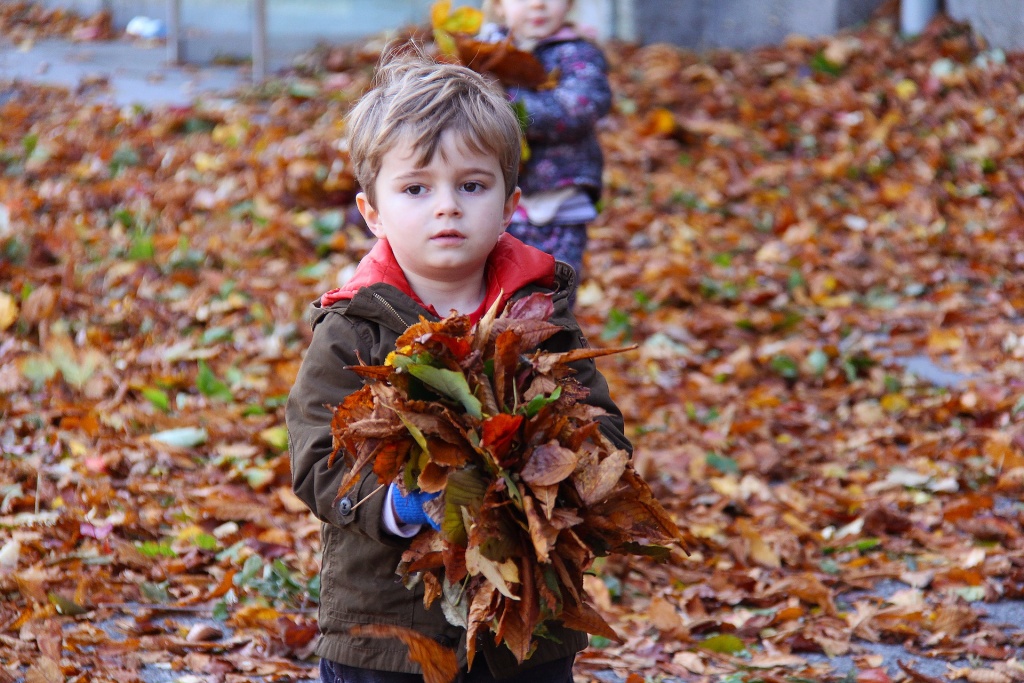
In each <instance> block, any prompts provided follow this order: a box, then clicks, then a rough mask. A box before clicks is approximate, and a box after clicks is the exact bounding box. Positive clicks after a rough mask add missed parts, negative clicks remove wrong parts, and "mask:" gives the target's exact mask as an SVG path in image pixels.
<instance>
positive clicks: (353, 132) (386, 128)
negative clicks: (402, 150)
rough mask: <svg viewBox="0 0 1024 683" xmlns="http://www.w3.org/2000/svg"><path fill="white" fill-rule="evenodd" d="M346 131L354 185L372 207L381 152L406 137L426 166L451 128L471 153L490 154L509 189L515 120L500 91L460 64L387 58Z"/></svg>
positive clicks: (411, 56)
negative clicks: (355, 183) (496, 159)
mask: <svg viewBox="0 0 1024 683" xmlns="http://www.w3.org/2000/svg"><path fill="white" fill-rule="evenodd" d="M348 128H349V155H350V157H351V160H352V165H353V170H354V172H355V176H356V181H357V182H358V183H359V185H360V187H361V188H362V190H363V191H364V192H365V193H366V197H367V199H368V200H369V202H370V204H371V205H373V204H374V203H375V199H376V197H375V190H374V184H375V183H376V181H377V175H378V174H379V173H380V168H381V164H382V163H383V158H384V155H385V154H387V152H388V151H389V150H390V149H391V148H392V146H394V144H395V142H396V141H397V140H398V139H399V138H400V137H402V136H405V135H409V136H410V137H411V139H412V146H413V150H414V151H415V152H418V154H419V158H418V159H417V164H418V165H419V166H426V165H427V164H429V163H430V161H431V159H433V158H434V154H435V153H436V152H437V147H438V145H439V144H440V141H441V136H442V135H443V134H444V133H445V132H447V131H449V130H451V131H456V132H458V133H460V134H461V135H462V136H463V137H462V142H463V143H465V144H466V145H467V146H468V147H469V149H471V150H472V151H473V152H475V153H478V154H493V155H494V156H496V157H497V158H498V164H499V166H500V167H501V171H502V176H503V178H504V181H505V196H506V197H509V196H511V195H512V193H513V192H514V191H515V187H516V182H517V181H518V177H519V156H520V153H521V149H522V147H521V143H520V128H519V121H518V119H517V118H516V115H515V112H513V110H512V107H511V105H510V104H509V102H508V100H507V98H506V97H505V94H504V92H503V91H501V90H500V89H499V88H498V87H496V86H495V85H494V84H493V83H492V82H491V81H489V80H487V79H486V78H485V77H484V76H481V75H480V74H478V73H476V72H475V71H471V70H470V69H467V68H466V67H463V66H458V65H455V64H445V63H439V62H435V61H433V60H431V59H430V58H428V57H426V56H425V55H424V54H423V53H422V52H421V51H419V50H416V49H414V50H412V51H411V52H405V53H398V52H396V51H395V50H391V51H389V52H388V53H385V56H384V57H383V58H382V61H381V65H380V66H379V68H378V71H377V74H376V77H375V79H374V85H373V87H372V88H371V89H370V90H369V91H368V92H367V93H366V94H365V95H363V97H362V98H361V99H360V100H359V102H358V103H357V104H356V105H355V107H353V108H352V111H351V112H349V115H348Z"/></svg>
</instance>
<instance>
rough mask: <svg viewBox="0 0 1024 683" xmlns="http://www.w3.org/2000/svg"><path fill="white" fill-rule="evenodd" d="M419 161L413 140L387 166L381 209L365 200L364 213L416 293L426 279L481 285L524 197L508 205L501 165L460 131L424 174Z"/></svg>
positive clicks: (396, 149) (515, 196)
mask: <svg viewBox="0 0 1024 683" xmlns="http://www.w3.org/2000/svg"><path fill="white" fill-rule="evenodd" d="M419 157H420V155H419V150H415V149H413V148H412V145H411V144H410V142H409V139H408V138H407V137H403V138H399V140H398V141H397V142H396V143H395V144H394V145H393V146H392V147H391V149H390V150H388V151H387V153H385V154H384V157H383V159H382V163H381V167H380V173H379V174H378V175H377V181H376V184H375V185H374V189H375V190H376V202H375V205H371V204H370V203H369V200H368V199H367V197H366V195H365V194H363V193H360V194H359V195H358V196H357V197H356V204H357V206H358V207H359V211H360V213H362V214H363V217H364V218H365V219H366V224H367V226H369V228H370V230H371V231H372V232H373V234H374V235H376V236H377V237H378V238H379V239H386V240H388V242H390V244H391V250H392V251H393V252H394V254H395V258H396V259H397V260H398V264H399V265H400V266H401V267H402V270H403V271H404V272H405V274H406V277H407V278H408V279H409V281H410V284H412V285H413V287H414V288H415V286H416V282H417V281H422V280H424V279H425V280H428V281H431V282H445V283H458V282H461V281H463V280H465V281H466V282H467V283H472V282H476V283H479V278H480V276H481V275H482V273H483V269H484V265H485V263H486V262H487V257H488V255H489V254H490V253H491V250H492V249H493V248H494V245H495V244H496V243H497V241H498V237H500V236H501V233H502V232H504V231H505V228H506V226H508V224H509V221H510V220H512V213H513V212H514V211H515V208H516V205H517V204H518V202H519V189H518V188H516V190H515V192H513V193H512V195H511V196H509V197H508V198H506V197H505V181H504V177H503V175H502V172H501V167H500V166H499V164H498V159H497V157H496V156H495V155H493V154H481V153H479V152H474V151H472V150H471V149H470V148H469V147H468V146H467V145H466V144H465V142H464V141H463V140H462V139H461V137H460V135H459V134H457V133H454V132H452V131H446V132H445V133H444V134H443V135H442V137H441V141H440V144H439V145H438V147H437V151H436V152H435V153H434V157H433V158H432V159H431V160H430V163H428V164H427V165H426V166H423V167H421V168H420V167H418V166H417V162H418V161H419Z"/></svg>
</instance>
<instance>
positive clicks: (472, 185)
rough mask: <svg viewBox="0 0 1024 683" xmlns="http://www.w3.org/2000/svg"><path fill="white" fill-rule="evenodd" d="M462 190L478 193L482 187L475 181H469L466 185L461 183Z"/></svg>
mask: <svg viewBox="0 0 1024 683" xmlns="http://www.w3.org/2000/svg"><path fill="white" fill-rule="evenodd" d="M462 189H463V190H465V191H466V192H479V191H480V190H482V189H484V186H483V185H481V184H480V183H478V182H476V181H475V180H471V181H469V182H468V183H463V184H462Z"/></svg>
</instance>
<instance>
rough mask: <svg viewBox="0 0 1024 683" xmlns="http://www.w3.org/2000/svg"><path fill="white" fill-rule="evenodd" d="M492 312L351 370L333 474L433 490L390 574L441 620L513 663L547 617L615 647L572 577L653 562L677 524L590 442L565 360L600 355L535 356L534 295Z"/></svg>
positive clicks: (545, 328)
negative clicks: (619, 560)
mask: <svg viewBox="0 0 1024 683" xmlns="http://www.w3.org/2000/svg"><path fill="white" fill-rule="evenodd" d="M497 312H498V310H497V303H496V304H495V305H494V306H493V307H492V308H491V310H490V311H489V312H488V313H487V315H485V316H484V317H483V318H482V319H481V320H480V322H479V323H478V324H476V325H470V322H469V318H468V317H467V316H452V317H449V318H445V319H444V320H442V321H440V322H437V323H432V322H429V321H426V320H423V321H421V322H419V323H418V324H415V325H413V326H411V327H410V328H409V329H408V330H407V331H406V332H405V333H404V334H403V335H402V336H401V337H399V339H398V341H397V343H396V351H394V352H393V353H391V354H389V355H388V358H387V363H386V364H385V365H383V366H353V367H352V368H351V369H352V370H353V371H354V372H356V373H357V374H359V375H360V376H362V377H363V378H364V379H365V380H369V383H368V384H366V385H365V386H364V387H363V388H362V389H360V390H359V391H356V392H354V393H353V394H351V395H350V396H349V397H347V398H346V399H345V401H344V402H343V403H342V404H341V405H339V406H337V407H336V408H335V411H334V417H333V420H332V423H331V433H332V434H333V435H334V440H335V444H336V450H335V454H334V455H333V456H332V458H331V460H332V464H333V461H334V460H336V459H337V456H338V454H339V452H340V453H341V454H342V457H343V459H344V460H345V462H346V465H347V466H348V470H347V472H346V475H345V477H344V479H343V480H342V482H341V485H340V488H339V489H338V497H339V498H340V497H341V496H343V495H345V493H347V492H348V491H349V490H350V489H351V488H352V486H353V485H354V484H355V483H356V482H357V481H359V479H360V477H361V474H362V472H363V470H364V469H365V468H366V466H367V465H372V469H373V472H374V474H376V475H377V477H378V479H379V480H380V481H382V482H392V481H395V482H398V485H399V488H400V490H401V491H402V492H403V493H405V494H408V492H409V491H411V490H414V489H419V490H422V491H425V492H427V493H439V494H441V495H439V496H438V497H437V498H435V499H434V500H433V501H431V502H430V503H428V504H427V505H426V506H425V511H426V512H427V513H428V515H429V516H430V517H432V518H433V520H434V522H435V523H436V524H437V525H438V527H439V528H440V531H439V532H435V531H434V530H433V529H431V528H430V527H429V526H424V528H423V530H422V531H421V532H420V533H419V534H418V535H417V536H416V538H415V539H414V540H413V541H412V545H411V547H410V548H409V550H407V551H406V552H405V554H404V555H403V557H402V566H401V567H400V568H398V567H396V570H400V573H401V574H402V575H403V576H404V577H405V578H407V579H411V578H413V576H416V577H417V579H422V580H423V581H424V585H425V586H426V592H425V595H424V603H425V605H426V606H427V607H430V606H431V605H433V603H434V602H435V601H437V600H438V599H440V600H441V606H442V608H443V611H444V614H445V616H446V617H447V619H448V621H449V622H450V623H451V624H453V625H455V626H461V627H463V628H465V629H466V630H467V642H468V656H469V662H470V665H472V662H473V659H474V656H475V653H476V637H477V635H478V634H479V635H484V637H488V636H487V635H486V634H487V632H488V631H492V632H493V634H494V636H493V637H494V641H495V643H496V644H500V643H504V644H505V645H506V646H507V647H508V649H509V650H510V651H511V652H512V654H513V655H515V657H516V659H517V660H518V661H520V662H522V661H525V660H526V659H528V658H529V656H530V654H531V652H532V651H533V648H534V647H535V645H536V638H537V637H545V636H546V633H547V627H548V622H550V621H559V622H562V623H564V624H565V625H566V626H568V627H570V628H575V629H577V630H582V631H586V632H590V633H594V634H600V635H602V636H604V637H610V638H615V637H616V636H615V632H614V631H613V630H612V629H611V627H610V626H608V624H607V623H605V621H604V620H603V619H602V618H601V617H600V615H599V614H598V613H597V612H596V611H595V610H594V609H593V607H592V606H591V605H590V604H589V597H588V596H587V593H586V592H585V591H584V589H583V574H584V572H586V571H587V570H588V569H590V567H591V566H592V565H593V562H594V559H595V558H596V557H599V556H606V555H608V554H610V553H637V554H648V555H654V554H657V555H660V556H662V557H664V558H667V557H668V556H669V549H668V548H667V547H665V545H658V544H669V543H673V542H675V543H681V539H680V538H679V529H678V528H676V525H675V523H674V522H673V521H672V520H671V518H669V516H668V515H667V514H666V513H665V511H664V509H663V508H662V507H661V505H660V504H659V503H658V501H657V500H655V499H654V498H653V497H652V495H651V491H650V488H649V487H648V486H647V484H646V483H645V482H644V481H643V480H642V479H641V478H640V477H638V476H637V475H636V473H635V472H634V470H633V468H632V466H631V464H630V462H629V453H628V452H627V451H625V450H622V449H617V448H616V447H615V446H614V444H612V443H611V442H610V441H609V440H608V439H607V437H605V436H604V435H602V434H601V432H600V429H599V424H600V423H599V422H598V421H597V418H598V417H600V416H601V415H603V414H604V411H601V410H599V409H596V408H594V407H591V406H587V405H586V404H585V403H583V400H584V399H585V398H586V397H587V393H588V392H587V388H586V387H584V386H582V385H580V384H579V383H577V382H576V381H574V380H573V378H572V375H573V369H572V367H571V364H572V363H574V362H576V361H579V360H583V359H588V358H595V357H598V356H603V355H608V354H609V353H615V351H614V350H612V351H607V350H602V349H577V350H575V351H566V352H562V353H544V352H541V351H538V350H537V347H538V345H540V344H542V343H543V342H544V341H545V340H547V339H549V338H550V337H552V336H553V335H554V334H556V333H558V332H560V331H561V330H562V328H561V327H559V326H558V325H555V324H553V323H550V322H548V318H550V316H551V313H552V312H553V306H552V302H551V297H550V296H545V295H543V294H534V295H531V296H528V297H525V298H523V299H521V300H519V301H516V302H514V303H511V304H509V306H508V307H507V309H506V311H505V312H504V313H503V314H502V315H500V316H498V315H497Z"/></svg>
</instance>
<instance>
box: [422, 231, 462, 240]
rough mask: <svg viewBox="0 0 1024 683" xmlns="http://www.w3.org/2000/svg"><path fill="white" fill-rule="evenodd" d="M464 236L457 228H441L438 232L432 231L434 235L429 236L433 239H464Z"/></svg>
mask: <svg viewBox="0 0 1024 683" xmlns="http://www.w3.org/2000/svg"><path fill="white" fill-rule="evenodd" d="M465 237H466V236H465V235H463V234H462V233H461V232H459V231H458V230H442V231H440V232H437V233H434V235H433V236H432V237H431V239H433V240H461V239H465Z"/></svg>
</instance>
